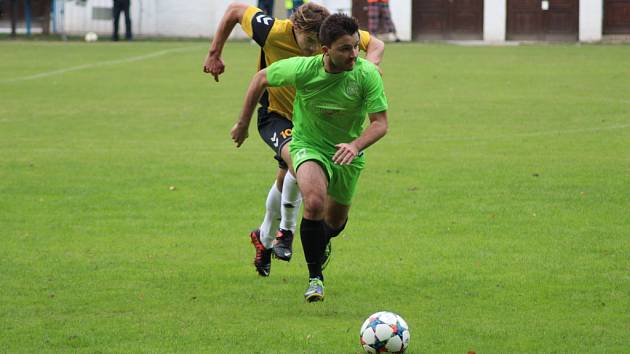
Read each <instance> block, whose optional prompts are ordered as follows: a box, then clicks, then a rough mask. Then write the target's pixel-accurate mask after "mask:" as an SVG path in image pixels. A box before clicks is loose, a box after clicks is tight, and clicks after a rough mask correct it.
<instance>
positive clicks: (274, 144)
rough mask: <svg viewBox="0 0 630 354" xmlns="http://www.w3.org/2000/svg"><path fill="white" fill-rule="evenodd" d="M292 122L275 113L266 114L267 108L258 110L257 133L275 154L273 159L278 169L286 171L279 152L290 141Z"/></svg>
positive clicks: (285, 165)
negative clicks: (276, 162)
mask: <svg viewBox="0 0 630 354" xmlns="http://www.w3.org/2000/svg"><path fill="white" fill-rule="evenodd" d="M292 129H293V122H291V121H290V120H288V119H286V118H285V117H283V116H281V115H280V114H278V113H276V112H268V111H267V107H260V108H258V133H259V134H260V137H261V138H262V139H263V140H264V141H265V143H266V144H267V145H269V147H270V148H271V149H272V150H273V151H274V152H275V153H276V155H275V156H274V157H273V158H274V159H276V160H277V161H278V167H280V168H281V169H284V170H286V169H287V168H288V166H287V164H286V162H284V160H282V156H281V155H280V151H282V147H283V146H284V145H286V144H287V143H289V142H290V141H291V130H292Z"/></svg>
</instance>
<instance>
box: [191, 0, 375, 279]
mask: <svg viewBox="0 0 630 354" xmlns="http://www.w3.org/2000/svg"><path fill="white" fill-rule="evenodd" d="M329 15H330V13H329V11H328V10H327V9H326V8H325V7H323V6H321V5H317V4H314V3H310V2H309V3H307V4H304V5H302V6H300V7H298V8H297V9H295V11H294V13H293V15H292V16H291V18H290V19H288V20H282V19H277V18H273V17H270V16H269V15H266V14H265V13H264V12H263V11H262V10H260V9H259V8H257V7H254V6H250V5H247V4H240V3H232V4H230V5H229V6H228V9H227V10H226V12H225V14H224V15H223V18H222V19H221V21H220V23H219V26H218V29H217V32H216V33H215V36H214V38H213V40H212V44H211V45H210V50H209V52H208V56H207V57H206V60H205V62H204V65H203V70H204V72H205V73H208V74H211V75H213V76H214V79H215V81H217V82H218V81H219V75H221V74H222V73H223V72H224V70H225V64H224V63H223V60H222V59H221V53H222V51H223V46H224V45H225V42H226V41H227V38H228V37H229V35H230V33H231V32H232V30H233V29H234V27H235V26H236V24H237V23H240V25H241V28H242V29H243V31H245V33H246V34H247V35H248V36H249V37H251V38H252V39H253V40H254V41H255V42H256V43H257V44H258V45H259V46H260V48H261V50H260V55H259V58H258V70H262V69H264V68H266V67H267V66H269V65H271V64H272V63H274V62H276V61H278V60H281V59H286V58H291V57H296V56H311V55H315V54H319V53H321V47H320V43H319V40H318V33H319V29H320V26H321V24H322V22H323V21H324V19H325V18H326V17H328V16H329ZM359 47H360V49H361V50H364V51H365V52H366V59H367V60H369V61H371V62H372V63H374V64H376V65H377V66H378V65H379V64H380V61H381V58H382V55H383V51H384V44H383V42H381V41H380V40H378V39H376V38H375V37H372V36H370V34H369V33H368V32H365V31H359ZM294 98H295V89H294V88H293V87H290V86H286V87H269V88H267V90H266V91H265V93H264V94H263V95H262V97H261V99H260V102H259V103H260V107H259V109H258V131H259V133H260V136H261V138H262V139H263V140H264V141H265V143H266V144H267V145H269V147H271V148H272V149H273V150H274V152H275V159H276V160H277V161H278V165H279V170H278V174H277V176H276V181H275V182H274V184H273V185H272V186H271V189H270V190H269V193H268V195H267V201H266V204H265V206H266V213H265V217H264V219H263V222H262V224H261V226H260V227H259V228H257V229H256V230H254V231H252V232H251V233H250V238H251V241H252V244H253V245H254V247H255V248H256V256H255V258H254V266H255V267H256V271H257V272H258V274H260V275H261V276H269V272H270V270H271V255H272V253H273V254H274V256H275V257H276V258H278V259H281V260H285V261H289V260H290V259H291V256H292V243H293V233H294V232H295V228H296V224H297V216H298V211H299V207H300V204H301V196H300V192H299V189H298V187H297V182H296V179H295V176H293V175H292V174H291V173H287V169H288V165H287V162H286V161H290V154H289V144H288V143H289V142H290V141H291V130H292V128H293V124H292V121H291V120H292V116H293V100H294ZM238 128H239V127H237V126H236V125H235V126H234V128H232V129H233V130H235V129H238ZM239 146H240V144H237V147H239ZM342 229H343V227H342V228H341V229H337V230H334V233H337V234H338V233H339V232H341V230H342ZM276 231H277V233H276Z"/></svg>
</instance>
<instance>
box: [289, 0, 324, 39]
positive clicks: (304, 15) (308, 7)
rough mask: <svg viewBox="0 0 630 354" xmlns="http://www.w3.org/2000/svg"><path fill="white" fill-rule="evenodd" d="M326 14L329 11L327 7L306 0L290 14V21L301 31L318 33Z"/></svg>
mask: <svg viewBox="0 0 630 354" xmlns="http://www.w3.org/2000/svg"><path fill="white" fill-rule="evenodd" d="M328 16H330V12H328V9H327V8H325V7H323V6H321V5H317V4H315V3H312V2H308V3H306V4H304V5H302V6H300V7H298V8H297V9H295V12H293V15H291V22H293V26H295V28H296V29H298V30H300V31H302V32H313V33H319V28H320V27H321V25H322V22H324V20H325V19H326V17H328Z"/></svg>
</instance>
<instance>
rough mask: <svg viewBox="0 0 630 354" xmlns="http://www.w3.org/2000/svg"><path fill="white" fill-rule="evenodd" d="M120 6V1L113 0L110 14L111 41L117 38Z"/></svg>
mask: <svg viewBox="0 0 630 354" xmlns="http://www.w3.org/2000/svg"><path fill="white" fill-rule="evenodd" d="M121 10H122V9H121V6H120V2H119V1H114V8H113V10H112V12H113V13H112V15H113V17H114V30H113V32H112V41H117V40H118V24H119V21H120V11H121Z"/></svg>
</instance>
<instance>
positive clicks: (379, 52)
mask: <svg viewBox="0 0 630 354" xmlns="http://www.w3.org/2000/svg"><path fill="white" fill-rule="evenodd" d="M384 52H385V43H383V41H381V40H380V39H378V38H376V37H374V36H370V41H369V42H368V45H367V48H366V50H365V59H367V60H369V61H371V62H372V63H374V65H376V66H377V67H379V65H380V64H381V60H383V53H384ZM379 71H380V67H379Z"/></svg>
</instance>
